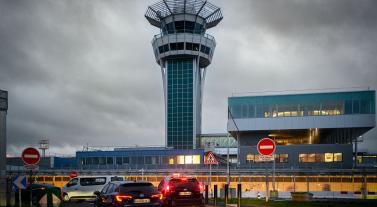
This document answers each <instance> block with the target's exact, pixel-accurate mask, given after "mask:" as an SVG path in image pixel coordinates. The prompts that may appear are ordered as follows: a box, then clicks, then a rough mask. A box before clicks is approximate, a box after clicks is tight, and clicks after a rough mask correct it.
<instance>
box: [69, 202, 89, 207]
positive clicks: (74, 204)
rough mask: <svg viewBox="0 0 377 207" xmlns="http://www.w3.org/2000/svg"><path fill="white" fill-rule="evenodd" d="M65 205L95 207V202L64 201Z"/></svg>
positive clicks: (70, 206)
mask: <svg viewBox="0 0 377 207" xmlns="http://www.w3.org/2000/svg"><path fill="white" fill-rule="evenodd" d="M64 207H93V203H89V202H69V203H64Z"/></svg>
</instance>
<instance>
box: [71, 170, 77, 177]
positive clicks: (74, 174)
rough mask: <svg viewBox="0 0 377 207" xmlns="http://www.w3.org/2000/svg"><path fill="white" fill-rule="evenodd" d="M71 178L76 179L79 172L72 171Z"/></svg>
mask: <svg viewBox="0 0 377 207" xmlns="http://www.w3.org/2000/svg"><path fill="white" fill-rule="evenodd" d="M69 177H70V178H75V177H77V172H76V171H72V172H71V173H69Z"/></svg>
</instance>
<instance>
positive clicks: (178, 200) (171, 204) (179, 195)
mask: <svg viewBox="0 0 377 207" xmlns="http://www.w3.org/2000/svg"><path fill="white" fill-rule="evenodd" d="M158 190H159V191H160V192H161V193H162V195H163V200H162V201H163V204H164V206H166V207H175V206H197V207H203V206H204V198H203V190H204V189H203V185H202V184H201V183H200V182H199V181H198V180H197V179H196V178H194V177H187V176H181V175H179V174H178V175H177V174H174V175H172V176H167V177H165V178H164V179H163V180H162V181H161V182H160V184H159V185H158Z"/></svg>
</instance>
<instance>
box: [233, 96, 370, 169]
mask: <svg viewBox="0 0 377 207" xmlns="http://www.w3.org/2000/svg"><path fill="white" fill-rule="evenodd" d="M228 103H229V110H230V112H229V116H228V117H229V119H228V131H229V133H231V134H232V135H233V136H234V137H235V138H236V139H237V141H238V148H239V163H240V165H241V166H242V167H250V168H264V167H267V166H271V163H269V162H265V161H263V159H261V157H260V156H259V154H258V152H257V149H256V145H257V143H258V141H259V140H260V139H261V138H264V137H269V138H271V139H273V140H275V142H276V143H277V148H276V152H275V154H276V157H275V160H276V167H277V168H288V169H290V168H319V169H326V168H334V169H339V168H348V169H350V168H352V167H353V163H354V162H353V160H354V157H353V156H354V154H355V155H356V154H357V152H356V153H353V142H355V141H356V140H357V138H358V137H360V136H362V135H363V134H364V133H366V132H367V131H369V130H370V129H372V128H374V127H375V122H376V120H375V119H376V114H375V91H372V90H367V91H348V92H326V93H311V94H309V93H308V94H286V95H266V96H239V97H229V99H228Z"/></svg>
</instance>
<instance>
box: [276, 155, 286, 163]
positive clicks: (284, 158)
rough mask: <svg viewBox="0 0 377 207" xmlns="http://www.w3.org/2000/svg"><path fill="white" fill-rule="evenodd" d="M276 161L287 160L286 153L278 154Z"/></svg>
mask: <svg viewBox="0 0 377 207" xmlns="http://www.w3.org/2000/svg"><path fill="white" fill-rule="evenodd" d="M278 162H288V154H280V155H279V161H278Z"/></svg>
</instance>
